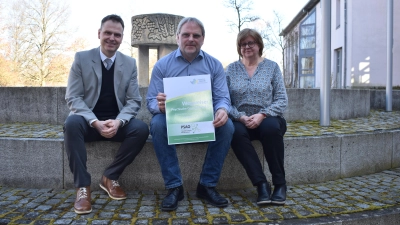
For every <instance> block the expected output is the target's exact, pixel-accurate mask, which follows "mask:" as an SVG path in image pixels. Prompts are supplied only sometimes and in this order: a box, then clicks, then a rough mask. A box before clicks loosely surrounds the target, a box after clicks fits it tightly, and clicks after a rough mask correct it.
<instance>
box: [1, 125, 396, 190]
mask: <svg viewBox="0 0 400 225" xmlns="http://www.w3.org/2000/svg"><path fill="white" fill-rule="evenodd" d="M254 144H255V146H256V149H257V151H258V154H259V157H260V159H261V160H262V162H263V164H264V165H263V166H264V170H265V172H266V174H268V177H270V176H269V172H268V168H267V164H266V162H265V160H264V159H263V154H262V150H261V145H260V144H259V142H254ZM118 147H119V143H113V142H107V141H104V142H93V143H87V150H88V163H87V166H88V170H89V171H90V173H91V174H92V188H93V189H94V190H96V189H98V181H99V179H100V177H101V174H102V172H103V170H104V168H105V167H106V165H108V164H109V163H110V162H111V160H112V159H113V157H114V154H115V153H116V151H117V148H118ZM206 147H207V144H205V143H197V144H185V145H179V146H177V152H178V158H179V160H180V165H181V170H182V175H183V179H184V186H185V188H186V189H187V190H194V189H195V187H196V185H197V182H198V179H199V174H200V171H201V167H202V163H203V159H204V155H205V151H206ZM0 149H1V151H0V158H1V159H2V163H1V164H0V178H1V179H0V180H1V182H0V185H4V186H10V187H26V188H72V187H73V179H72V174H71V172H70V170H69V167H68V160H67V156H66V153H65V151H64V145H63V140H62V138H60V139H50V138H0ZM399 166H400V129H395V130H384V131H376V132H365V133H357V134H348V135H337V134H332V135H323V136H303V137H288V138H285V169H286V178H287V181H288V183H289V184H290V185H295V184H306V183H318V182H324V181H329V180H336V179H338V178H344V177H352V176H360V175H364V174H370V173H376V172H380V171H383V170H386V169H390V168H396V167H399ZM120 182H121V184H122V185H123V186H124V187H126V188H127V189H130V190H163V189H164V184H163V180H162V177H161V172H160V168H159V165H158V162H157V158H156V156H155V153H154V150H153V145H152V142H151V141H149V142H147V143H146V145H145V147H144V149H143V150H142V152H141V153H140V154H139V155H138V157H137V158H136V159H135V161H134V162H133V163H132V164H131V165H130V166H128V167H127V168H126V170H125V172H124V173H123V175H122V177H121V178H120ZM251 186H252V185H251V183H250V181H249V179H248V178H247V175H246V174H245V171H244V169H243V168H242V166H241V165H240V163H239V161H238V160H237V159H236V157H235V155H234V154H233V152H232V150H230V151H229V153H228V156H227V158H226V159H225V163H224V167H223V170H222V175H221V178H220V182H219V184H218V188H220V189H222V190H224V189H225V190H226V189H243V188H248V187H251Z"/></svg>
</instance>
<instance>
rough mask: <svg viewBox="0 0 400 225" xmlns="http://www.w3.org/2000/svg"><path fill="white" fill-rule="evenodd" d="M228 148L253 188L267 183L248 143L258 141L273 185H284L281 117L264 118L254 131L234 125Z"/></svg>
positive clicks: (255, 153) (284, 124)
mask: <svg viewBox="0 0 400 225" xmlns="http://www.w3.org/2000/svg"><path fill="white" fill-rule="evenodd" d="M233 124H234V126H235V133H234V134H233V138H232V142H231V147H232V149H233V152H234V153H235V155H236V157H237V158H238V160H239V162H240V163H241V164H242V165H243V167H244V169H245V170H246V173H247V176H248V177H249V178H250V180H251V182H252V184H253V185H254V186H256V185H258V184H259V183H261V182H265V181H267V178H266V176H265V174H264V172H263V169H262V165H261V162H260V160H259V158H258V155H257V152H256V150H255V149H254V146H253V145H252V143H251V141H253V140H259V141H260V142H261V144H262V146H263V151H264V155H265V159H266V160H267V163H268V168H269V170H270V172H271V174H272V183H273V184H274V185H278V184H286V179H285V169H284V154H285V152H284V148H285V146H284V144H283V135H284V134H285V133H286V120H285V119H283V118H281V117H272V116H270V117H267V118H265V119H264V120H263V121H262V122H261V124H260V126H259V127H257V128H256V129H248V128H246V126H245V125H244V124H242V123H241V122H238V121H234V122H233Z"/></svg>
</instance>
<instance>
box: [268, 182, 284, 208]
mask: <svg viewBox="0 0 400 225" xmlns="http://www.w3.org/2000/svg"><path fill="white" fill-rule="evenodd" d="M286 190H287V187H286V184H279V185H275V187H274V192H273V193H272V196H271V203H272V204H277V205H283V204H285V201H286Z"/></svg>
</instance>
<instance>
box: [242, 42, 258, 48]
mask: <svg viewBox="0 0 400 225" xmlns="http://www.w3.org/2000/svg"><path fill="white" fill-rule="evenodd" d="M255 44H256V42H254V41H249V42H247V43H242V44H240V47H241V48H246V46H249V48H252V47H254V45H255Z"/></svg>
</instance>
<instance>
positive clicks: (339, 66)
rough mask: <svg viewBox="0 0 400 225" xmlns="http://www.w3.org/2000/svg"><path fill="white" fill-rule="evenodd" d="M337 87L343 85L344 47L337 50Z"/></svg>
mask: <svg viewBox="0 0 400 225" xmlns="http://www.w3.org/2000/svg"><path fill="white" fill-rule="evenodd" d="M333 79H335V83H334V84H335V87H336V88H341V87H342V49H341V48H338V49H336V50H335V77H334V78H333Z"/></svg>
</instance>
